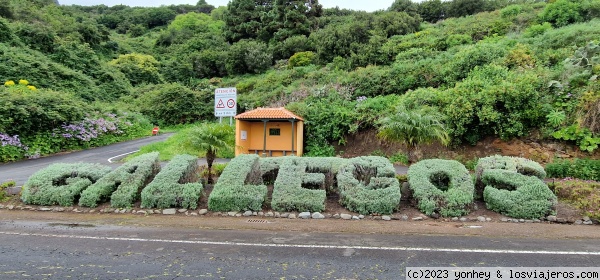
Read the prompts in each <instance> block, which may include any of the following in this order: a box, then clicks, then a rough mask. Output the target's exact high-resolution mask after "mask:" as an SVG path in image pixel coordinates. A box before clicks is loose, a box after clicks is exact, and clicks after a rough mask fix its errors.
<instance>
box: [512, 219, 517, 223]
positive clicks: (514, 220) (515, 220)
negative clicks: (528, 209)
mask: <svg viewBox="0 0 600 280" xmlns="http://www.w3.org/2000/svg"><path fill="white" fill-rule="evenodd" d="M511 222H513V223H518V222H519V220H518V219H512V220H511Z"/></svg>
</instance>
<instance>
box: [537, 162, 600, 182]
mask: <svg viewBox="0 0 600 280" xmlns="http://www.w3.org/2000/svg"><path fill="white" fill-rule="evenodd" d="M546 172H548V177H551V178H566V177H572V178H579V179H583V180H594V181H600V160H593V159H575V160H567V159H560V160H555V161H554V162H552V163H548V164H546Z"/></svg>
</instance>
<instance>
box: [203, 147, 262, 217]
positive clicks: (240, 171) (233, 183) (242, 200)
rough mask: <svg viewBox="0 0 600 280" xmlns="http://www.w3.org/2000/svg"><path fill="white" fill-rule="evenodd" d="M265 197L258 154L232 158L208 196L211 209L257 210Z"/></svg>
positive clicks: (260, 207)
mask: <svg viewBox="0 0 600 280" xmlns="http://www.w3.org/2000/svg"><path fill="white" fill-rule="evenodd" d="M266 197H267V186H265V185H264V184H263V182H262V173H261V170H260V165H259V157H258V155H239V156H237V157H236V158H234V159H233V160H232V161H231V162H229V164H227V167H226V168H225V170H223V174H221V177H220V178H219V181H218V182H217V184H215V186H214V188H213V191H212V192H211V194H210V197H209V198H208V208H209V209H210V210H211V211H241V210H253V211H259V210H261V209H262V205H263V203H264V201H265V199H266Z"/></svg>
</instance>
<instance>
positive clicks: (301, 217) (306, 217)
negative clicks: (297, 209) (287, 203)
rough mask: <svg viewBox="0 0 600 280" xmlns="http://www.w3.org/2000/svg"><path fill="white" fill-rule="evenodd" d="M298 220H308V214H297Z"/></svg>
mask: <svg viewBox="0 0 600 280" xmlns="http://www.w3.org/2000/svg"><path fill="white" fill-rule="evenodd" d="M298 218H300V219H309V218H310V212H302V213H300V214H298Z"/></svg>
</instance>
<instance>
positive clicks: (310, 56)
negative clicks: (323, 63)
mask: <svg viewBox="0 0 600 280" xmlns="http://www.w3.org/2000/svg"><path fill="white" fill-rule="evenodd" d="M314 62H315V53H314V52H299V53H296V54H294V55H292V56H291V57H290V60H289V65H288V66H289V68H294V67H300V66H308V65H311V64H313V63H314Z"/></svg>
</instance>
